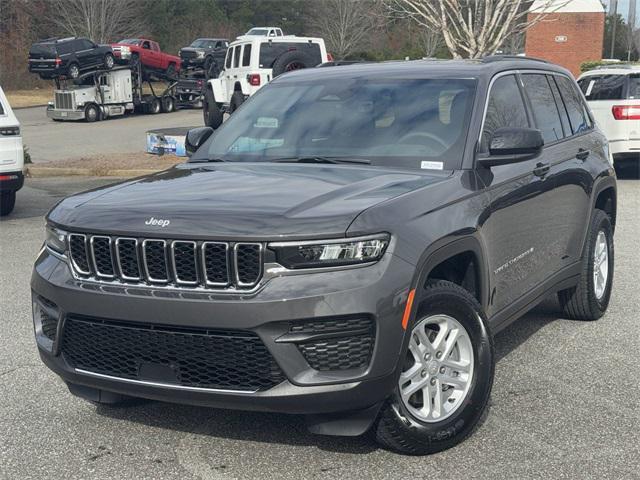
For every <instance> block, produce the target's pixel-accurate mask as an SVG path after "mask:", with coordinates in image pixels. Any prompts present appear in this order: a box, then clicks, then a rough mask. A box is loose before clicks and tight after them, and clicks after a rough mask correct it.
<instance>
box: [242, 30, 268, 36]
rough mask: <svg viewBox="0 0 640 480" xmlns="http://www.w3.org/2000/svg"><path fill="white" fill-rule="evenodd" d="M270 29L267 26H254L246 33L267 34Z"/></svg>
mask: <svg viewBox="0 0 640 480" xmlns="http://www.w3.org/2000/svg"><path fill="white" fill-rule="evenodd" d="M267 33H268V30H267V29H265V28H252V29H251V30H249V31H248V32H247V33H246V35H266V34H267Z"/></svg>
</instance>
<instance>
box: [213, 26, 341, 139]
mask: <svg viewBox="0 0 640 480" xmlns="http://www.w3.org/2000/svg"><path fill="white" fill-rule="evenodd" d="M329 60H331V58H330V57H329V56H328V54H327V49H326V47H325V44H324V40H323V39H322V38H313V37H296V36H293V35H289V36H282V37H276V38H268V37H259V36H255V37H244V38H243V39H239V40H236V41H235V42H233V43H231V44H230V45H229V48H228V49H227V55H226V57H225V62H224V70H222V72H220V75H219V76H218V78H212V79H210V80H209V81H208V83H207V88H206V90H205V96H204V105H203V112H204V123H205V125H208V126H210V127H212V128H218V127H219V126H220V124H221V123H222V115H223V113H225V112H226V113H233V112H234V111H235V110H236V109H237V108H238V107H239V106H240V105H241V104H242V103H243V102H244V101H245V100H246V99H247V98H248V97H250V96H251V95H253V94H254V93H256V92H257V91H258V90H259V89H260V88H262V87H263V86H264V85H266V84H267V83H269V82H270V81H271V80H272V79H273V78H275V77H277V76H278V75H281V74H282V73H285V72H288V71H292V70H298V69H301V68H310V67H315V66H317V65H320V64H321V63H325V62H327V61H329Z"/></svg>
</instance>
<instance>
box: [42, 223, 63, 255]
mask: <svg viewBox="0 0 640 480" xmlns="http://www.w3.org/2000/svg"><path fill="white" fill-rule="evenodd" d="M44 243H45V244H46V245H47V247H49V248H50V249H51V250H53V251H55V252H58V253H60V254H64V252H65V251H66V249H67V232H64V231H62V230H60V229H57V228H55V227H52V226H51V225H47V229H46V237H45V240H44Z"/></svg>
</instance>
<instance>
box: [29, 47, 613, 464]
mask: <svg viewBox="0 0 640 480" xmlns="http://www.w3.org/2000/svg"><path fill="white" fill-rule="evenodd" d="M187 148H188V149H189V151H190V152H192V157H191V159H190V161H189V162H187V163H186V164H182V165H179V166H177V167H175V168H172V169H170V170H167V171H165V172H162V173H157V174H153V175H150V176H147V177H143V178H141V179H138V180H131V181H126V182H124V183H120V184H117V185H115V186H111V187H105V188H101V189H98V190H93V191H90V192H86V193H81V194H77V195H74V196H72V197H70V198H67V199H66V200H63V201H62V202H60V203H59V204H58V205H57V206H56V207H55V208H54V209H53V210H52V211H51V212H50V213H49V214H48V217H47V222H48V226H47V239H46V243H45V246H44V247H43V249H42V251H41V252H40V255H39V256H38V258H37V261H36V264H35V270H34V272H33V278H32V282H31V285H32V289H33V306H34V308H33V312H34V322H35V334H36V339H37V343H38V348H39V351H40V355H41V357H42V359H43V361H44V362H45V363H46V364H47V365H48V366H49V367H50V368H51V369H52V370H53V371H54V372H56V373H57V374H58V375H60V376H61V377H62V378H63V379H64V381H65V382H66V383H67V385H68V387H69V389H70V390H71V392H72V393H74V394H76V395H79V396H81V397H84V398H86V399H89V400H92V401H94V402H98V403H113V404H117V403H119V402H120V403H121V402H124V401H126V400H127V399H129V398H130V397H141V398H147V399H156V400H164V401H172V402H179V403H188V404H196V405H209V406H214V407H222V408H233V409H248V410H261V411H275V412H286V413H294V414H305V415H307V417H306V418H307V419H308V425H309V428H310V429H311V431H313V432H316V433H321V434H329V435H360V434H362V433H364V432H366V431H367V430H369V429H373V430H374V432H375V434H376V436H377V438H378V440H379V441H380V442H381V443H382V444H383V445H385V446H387V447H389V448H392V449H394V450H397V451H401V452H406V453H412V454H423V453H431V452H436V451H439V450H442V449H445V448H448V447H451V446H452V445H455V444H456V443H458V442H460V441H461V440H463V439H464V438H466V437H467V436H468V435H469V434H470V433H471V431H472V429H473V427H474V425H476V423H477V422H478V420H479V419H480V417H481V416H482V414H483V412H484V411H485V409H486V407H487V403H488V401H489V395H490V392H491V386H492V383H493V376H494V365H495V357H494V343H493V342H494V341H493V335H494V334H495V333H496V332H497V331H499V330H501V329H503V328H504V327H505V326H506V325H508V324H509V323H510V322H512V321H514V320H515V319H517V318H518V317H519V316H521V315H523V314H524V313H525V312H526V311H528V310H529V309H531V308H532V307H534V306H535V305H536V304H537V303H538V302H540V301H541V300H542V299H544V298H545V297H547V296H549V295H551V294H557V295H558V297H559V299H560V304H561V305H562V308H563V313H561V312H558V315H559V316H560V315H564V316H565V317H569V318H573V319H579V320H595V319H597V318H599V317H601V316H602V315H603V314H604V313H605V311H606V309H607V305H608V303H609V296H610V294H611V285H612V279H613V266H614V262H613V232H614V226H615V221H616V178H615V173H614V170H613V169H612V166H611V162H610V155H609V153H608V146H607V141H606V140H605V138H604V137H603V135H602V134H601V133H600V132H599V131H598V129H597V128H596V127H595V125H594V123H593V119H592V117H591V114H590V112H589V110H588V108H587V106H586V104H585V102H584V98H583V97H582V95H581V93H580V90H579V89H578V87H577V85H576V82H575V81H574V80H573V79H572V77H571V75H570V73H569V72H568V71H566V70H564V69H562V68H560V67H557V66H554V65H551V64H547V63H544V62H541V61H535V60H530V59H510V58H503V57H497V58H495V57H493V58H487V59H485V60H482V61H481V60H476V61H417V62H398V63H384V64H362V65H351V66H340V67H327V68H322V69H307V70H301V71H297V72H290V73H287V74H286V75H282V76H281V77H278V78H276V79H275V80H274V81H272V82H271V83H269V84H268V85H266V86H265V87H264V88H262V89H261V90H260V91H258V92H257V93H256V94H255V95H254V96H253V97H251V98H250V99H249V100H248V101H247V102H246V103H245V104H243V106H242V108H240V109H238V111H237V112H236V113H234V114H233V115H232V116H231V117H230V118H229V119H228V120H227V121H226V122H225V123H224V124H222V126H221V127H220V129H219V130H217V131H216V132H215V133H214V132H213V130H212V129H210V128H209V127H203V128H199V129H195V130H192V131H190V132H189V133H188V135H187ZM514 421H515V419H514Z"/></svg>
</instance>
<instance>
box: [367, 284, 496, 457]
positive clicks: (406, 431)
mask: <svg viewBox="0 0 640 480" xmlns="http://www.w3.org/2000/svg"><path fill="white" fill-rule="evenodd" d="M433 315H448V316H449V317H452V318H453V319H455V320H456V321H457V322H458V323H459V324H460V325H462V326H463V327H464V329H465V330H466V333H467V335H468V338H469V340H470V344H471V349H472V350H473V362H474V363H473V365H474V368H473V374H472V377H471V380H470V382H471V383H470V385H469V390H468V393H467V395H466V397H464V398H463V399H462V400H461V403H460V404H459V407H457V409H456V410H454V411H453V413H451V414H450V416H448V417H445V418H444V419H443V420H442V421H432V422H425V421H422V420H419V419H418V418H416V417H415V416H414V415H413V414H412V413H411V412H410V411H409V409H407V407H406V406H405V404H404V402H403V401H402V400H401V399H400V386H399V385H396V387H395V389H394V393H393V395H392V397H391V398H390V399H389V400H388V401H387V403H386V404H385V405H384V406H383V407H382V410H381V412H380V415H379V417H378V420H377V423H376V425H375V427H374V429H375V430H374V432H375V436H376V439H377V441H378V442H379V443H380V444H382V445H383V446H384V447H386V448H389V449H391V450H393V451H396V452H399V453H404V454H409V455H425V454H430V453H435V452H439V451H442V450H445V449H447V448H451V447H453V446H454V445H457V444H458V443H460V442H462V441H463V440H464V439H466V438H467V437H468V436H469V435H470V434H471V433H472V432H473V430H474V428H475V426H476V425H477V424H478V422H479V421H480V420H481V419H482V418H483V416H484V414H485V412H486V409H487V406H488V404H489V396H490V394H491V387H492V385H493V375H494V369H495V359H494V351H493V339H492V336H491V334H490V332H489V329H488V326H487V323H486V319H485V315H484V312H483V311H482V307H481V306H480V304H479V303H478V300H477V299H476V298H475V297H474V296H473V295H471V293H469V292H468V291H467V290H465V289H464V288H462V287H460V286H458V285H456V284H454V283H452V282H448V281H444V280H438V281H434V282H430V283H429V284H428V285H427V288H426V289H425V291H424V295H423V298H422V299H421V300H420V305H419V306H418V309H417V314H416V321H415V322H414V323H413V324H412V325H411V328H412V329H413V328H414V327H415V326H416V325H418V324H419V322H420V321H421V320H422V319H425V318H427V317H431V316H433ZM408 335H412V333H409V334H408ZM408 339H409V338H408ZM408 349H409V346H408V345H407V346H406V347H405V352H407V353H408ZM407 353H405V355H407ZM402 358H403V362H402V363H403V364H404V358H405V357H404V356H403V357H402ZM422 373H423V374H424V370H423V372H422ZM398 375H400V372H398ZM432 375H433V374H432ZM423 377H424V375H423ZM432 385H433V384H432Z"/></svg>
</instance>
